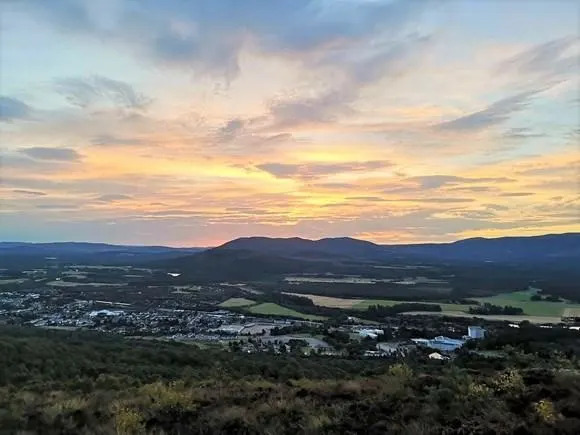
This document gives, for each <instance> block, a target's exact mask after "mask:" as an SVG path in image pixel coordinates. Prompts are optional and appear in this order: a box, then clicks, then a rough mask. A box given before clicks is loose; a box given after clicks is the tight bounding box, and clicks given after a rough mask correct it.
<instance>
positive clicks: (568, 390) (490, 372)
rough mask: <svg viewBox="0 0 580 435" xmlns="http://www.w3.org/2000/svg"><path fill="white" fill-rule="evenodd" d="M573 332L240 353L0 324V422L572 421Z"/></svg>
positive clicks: (572, 424) (62, 425)
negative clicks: (431, 345) (375, 351)
mask: <svg viewBox="0 0 580 435" xmlns="http://www.w3.org/2000/svg"><path fill="white" fill-rule="evenodd" d="M579 356H580V343H579V340H578V336H577V332H576V331H570V330H567V329H560V328H554V329H542V328H538V327H535V326H533V325H528V324H526V323H523V324H522V326H521V328H520V329H518V330H513V331H512V330H505V331H504V332H501V333H499V334H494V336H493V337H490V338H488V339H485V340H482V341H481V342H477V343H476V342H470V343H469V346H467V347H466V348H464V349H462V350H460V351H458V352H457V353H456V354H455V355H454V358H453V359H452V360H451V361H448V362H441V361H432V360H430V359H429V358H427V356H426V354H425V353H424V352H420V351H418V352H417V353H415V354H414V355H412V356H410V357H408V358H405V359H404V360H401V359H397V358H393V359H364V358H360V357H351V358H347V357H323V356H310V357H306V356H302V355H299V354H287V355H270V354H241V353H234V352H227V351H223V350H218V349H211V348H207V349H199V348H197V347H196V346H194V345H189V344H178V343H172V342H164V341H147V340H137V339H126V338H122V337H119V336H111V335H103V334H98V333H89V332H79V331H55V330H41V329H33V328H23V327H7V326H3V327H0V361H1V363H0V427H1V428H2V433H32V434H36V433H38V434H41V433H42V434H52V433H54V434H57V433H58V434H95V433H100V434H102V433H104V434H140V433H151V434H161V433H164V434H185V433H187V434H190V433H193V434H198V433H199V434H204V433H224V434H226V433H227V434H235V433H239V434H242V433H243V434H262V433H263V434H286V433H288V434H290V433H292V434H297V433H298V434H314V433H326V434H335V433H336V434H338V433H370V434H373V433H393V434H492V433H493V434H496V433H514V434H527V433H532V434H546V433H558V434H577V433H580V417H579V416H580V372H579V368H580V364H579V359H578V357H579Z"/></svg>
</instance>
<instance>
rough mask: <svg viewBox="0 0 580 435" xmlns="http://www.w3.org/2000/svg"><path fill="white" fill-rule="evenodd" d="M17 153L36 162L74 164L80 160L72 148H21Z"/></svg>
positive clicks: (79, 156)
mask: <svg viewBox="0 0 580 435" xmlns="http://www.w3.org/2000/svg"><path fill="white" fill-rule="evenodd" d="M19 151H20V152H21V153H22V154H24V155H26V156H28V157H30V158H33V159H36V160H54V161H61V162H74V161H77V160H80V158H81V155H80V154H79V153H78V152H77V151H75V150H73V149H72V148H52V147H30V148H21V149H20V150H19Z"/></svg>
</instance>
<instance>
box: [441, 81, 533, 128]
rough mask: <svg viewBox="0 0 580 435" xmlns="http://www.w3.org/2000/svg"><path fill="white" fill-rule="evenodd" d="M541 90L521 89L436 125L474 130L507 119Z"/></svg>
mask: <svg viewBox="0 0 580 435" xmlns="http://www.w3.org/2000/svg"><path fill="white" fill-rule="evenodd" d="M540 92H541V90H531V91H523V92H520V93H517V94H515V95H511V96H509V97H505V98H502V99H501V100H498V101H496V102H495V103H492V104H491V105H489V106H488V107H486V108H485V109H482V110H478V111H477V112H473V113H470V114H468V115H464V116H460V117H459V118H455V119H452V120H450V121H445V122H442V123H440V124H438V125H437V126H436V127H437V128H438V129H439V130H447V131H476V130H482V129H485V128H488V127H493V126H496V125H499V124H501V123H503V122H505V121H507V120H508V119H509V118H510V116H511V115H512V114H514V113H516V112H519V111H520V110H523V109H525V108H526V107H528V106H529V105H530V103H531V100H532V98H533V97H535V96H536V95H537V94H538V93H540Z"/></svg>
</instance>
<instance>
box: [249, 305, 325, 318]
mask: <svg viewBox="0 0 580 435" xmlns="http://www.w3.org/2000/svg"><path fill="white" fill-rule="evenodd" d="M247 310H248V311H249V312H250V313H254V314H270V315H273V316H288V317H296V318H301V319H306V320H325V319H326V317H322V316H315V315H311V314H304V313H299V312H298V311H294V310H291V309H289V308H285V307H282V306H280V305H278V304H274V303H272V302H265V303H263V304H258V305H253V306H251V307H248V309H247Z"/></svg>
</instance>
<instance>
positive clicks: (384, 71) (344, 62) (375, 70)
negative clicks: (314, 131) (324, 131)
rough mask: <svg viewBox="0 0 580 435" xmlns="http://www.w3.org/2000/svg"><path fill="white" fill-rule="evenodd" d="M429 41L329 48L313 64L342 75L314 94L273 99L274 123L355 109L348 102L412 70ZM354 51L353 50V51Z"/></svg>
mask: <svg viewBox="0 0 580 435" xmlns="http://www.w3.org/2000/svg"><path fill="white" fill-rule="evenodd" d="M430 42H431V38H430V37H425V36H411V37H405V38H402V39H401V40H391V41H388V42H384V43H381V44H379V45H378V46H376V47H372V46H371V48H368V47H361V49H360V50H353V49H352V48H349V49H347V50H339V51H331V54H330V55H327V56H324V57H322V58H321V59H319V60H318V61H317V62H316V63H315V64H314V65H313V67H315V68H320V69H321V70H322V71H327V70H330V71H333V72H337V71H338V72H339V73H340V74H341V75H342V78H341V79H340V80H338V82H337V83H336V84H334V85H333V86H332V87H330V89H326V90H325V91H323V92H320V93H319V94H318V95H315V96H308V97H302V98H293V99H286V100H278V101H273V102H272V103H271V106H270V114H271V116H272V118H273V123H274V125H275V126H277V127H279V128H280V127H293V126H296V125H300V124H318V123H328V122H331V121H334V120H335V119H336V118H337V117H339V116H343V115H349V114H352V113H353V112H354V110H353V109H352V107H351V104H352V103H353V102H354V101H356V99H357V98H358V97H359V94H360V92H361V91H362V90H363V89H365V88H367V87H369V86H371V85H373V84H374V83H376V82H377V81H379V80H382V79H385V78H387V77H390V78H392V79H395V78H396V77H398V76H400V75H403V74H405V73H406V72H408V71H411V70H412V68H413V67H414V66H415V65H416V64H417V62H418V61H419V60H420V59H421V58H422V56H423V54H424V53H425V51H426V48H427V47H428V46H429V44H430ZM353 53H354V54H353Z"/></svg>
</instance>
